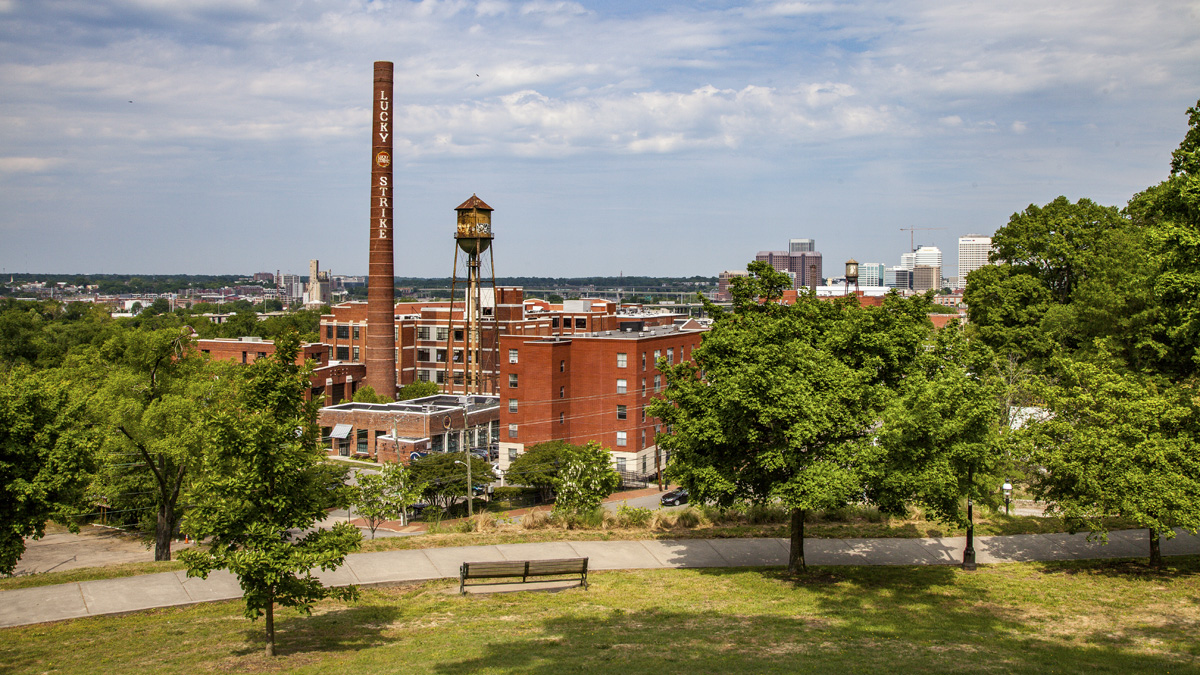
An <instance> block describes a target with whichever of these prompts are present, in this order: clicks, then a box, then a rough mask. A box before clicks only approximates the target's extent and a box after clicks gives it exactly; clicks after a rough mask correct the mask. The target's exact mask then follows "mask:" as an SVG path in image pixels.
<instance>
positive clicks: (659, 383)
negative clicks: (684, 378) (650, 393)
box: [654, 375, 662, 392]
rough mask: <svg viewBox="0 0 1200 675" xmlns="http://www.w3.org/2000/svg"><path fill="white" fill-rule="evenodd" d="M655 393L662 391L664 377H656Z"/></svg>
mask: <svg viewBox="0 0 1200 675" xmlns="http://www.w3.org/2000/svg"><path fill="white" fill-rule="evenodd" d="M654 391H656V392H659V391H662V375H655V376H654Z"/></svg>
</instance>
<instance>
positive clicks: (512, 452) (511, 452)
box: [508, 448, 517, 462]
mask: <svg viewBox="0 0 1200 675" xmlns="http://www.w3.org/2000/svg"><path fill="white" fill-rule="evenodd" d="M508 461H509V462H515V461H517V449H516V448H509V449H508Z"/></svg>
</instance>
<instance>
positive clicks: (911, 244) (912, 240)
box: [900, 227, 946, 251]
mask: <svg viewBox="0 0 1200 675" xmlns="http://www.w3.org/2000/svg"><path fill="white" fill-rule="evenodd" d="M944 229H946V228H944V227H902V228H900V231H901V232H903V231H905V230H908V250H910V251H915V250H917V235H916V234H915V233H916V231H917V230H944Z"/></svg>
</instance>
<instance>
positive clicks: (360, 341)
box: [320, 287, 681, 395]
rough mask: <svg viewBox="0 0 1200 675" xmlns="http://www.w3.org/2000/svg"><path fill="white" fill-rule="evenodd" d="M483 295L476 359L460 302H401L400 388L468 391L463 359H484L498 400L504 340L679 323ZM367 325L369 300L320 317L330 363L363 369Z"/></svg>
mask: <svg viewBox="0 0 1200 675" xmlns="http://www.w3.org/2000/svg"><path fill="white" fill-rule="evenodd" d="M483 291H484V292H483V297H482V303H481V304H482V309H483V323H484V327H483V330H482V331H481V337H482V340H481V342H482V349H480V350H478V352H477V353H476V354H471V355H466V354H464V349H465V344H466V340H465V339H464V338H465V335H464V333H465V331H466V320H465V318H464V311H463V305H462V303H454V305H453V306H451V304H450V303H449V302H419V303H404V302H402V303H398V304H396V306H395V310H394V316H395V324H396V325H395V330H396V382H397V385H398V386H404V385H406V384H411V383H413V382H418V381H422V382H436V383H438V384H439V385H441V386H442V390H443V392H445V393H448V394H461V393H464V392H463V385H462V372H463V369H464V361H465V359H468V358H469V359H471V362H472V363H473V362H475V361H476V360H479V362H480V363H482V365H483V371H484V381H485V382H486V383H487V387H486V388H485V391H484V392H483V393H490V394H493V395H496V394H499V393H501V392H502V391H503V389H504V384H503V383H501V382H499V380H500V379H501V377H502V375H503V373H502V372H501V371H502V366H503V365H504V364H503V361H504V357H503V356H502V355H501V356H500V361H501V363H500V364H499V367H498V365H497V364H496V363H495V360H496V358H497V350H496V345H497V341H502V340H503V339H504V337H505V336H512V335H518V336H525V337H528V336H539V337H550V336H572V335H577V334H582V333H594V332H599V331H615V330H621V329H622V328H623V327H629V326H634V325H638V326H642V327H652V326H663V325H668V326H669V325H672V324H674V323H675V321H676V320H678V319H680V318H681V317H680V315H676V314H648V313H644V312H641V311H640V310H638V309H637V308H620V307H618V306H617V304H616V303H614V302H610V301H607V300H595V299H582V300H567V301H566V302H563V303H561V304H553V305H552V304H550V303H548V302H546V301H544V300H538V299H532V298H531V299H528V300H527V299H525V293H524V290H523V289H520V288H507V287H497V288H496V289H495V292H494V293H492V292H491V289H483ZM366 326H367V304H366V303H365V302H359V301H353V302H344V303H341V304H338V305H335V306H333V307H332V308H331V313H330V314H326V315H324V316H322V317H321V328H320V331H321V337H322V339H323V340H324V342H325V343H326V344H327V345H328V354H327V355H326V358H327V360H328V361H329V362H339V363H341V362H353V363H362V362H363V361H364V360H365V358H366V338H367V331H366ZM447 371H449V376H447ZM378 393H380V394H389V393H390V392H378Z"/></svg>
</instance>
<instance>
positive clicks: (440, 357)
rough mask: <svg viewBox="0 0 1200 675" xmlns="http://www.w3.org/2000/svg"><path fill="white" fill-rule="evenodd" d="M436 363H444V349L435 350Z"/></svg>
mask: <svg viewBox="0 0 1200 675" xmlns="http://www.w3.org/2000/svg"><path fill="white" fill-rule="evenodd" d="M437 362H438V363H445V362H446V350H445V349H439V350H437Z"/></svg>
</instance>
